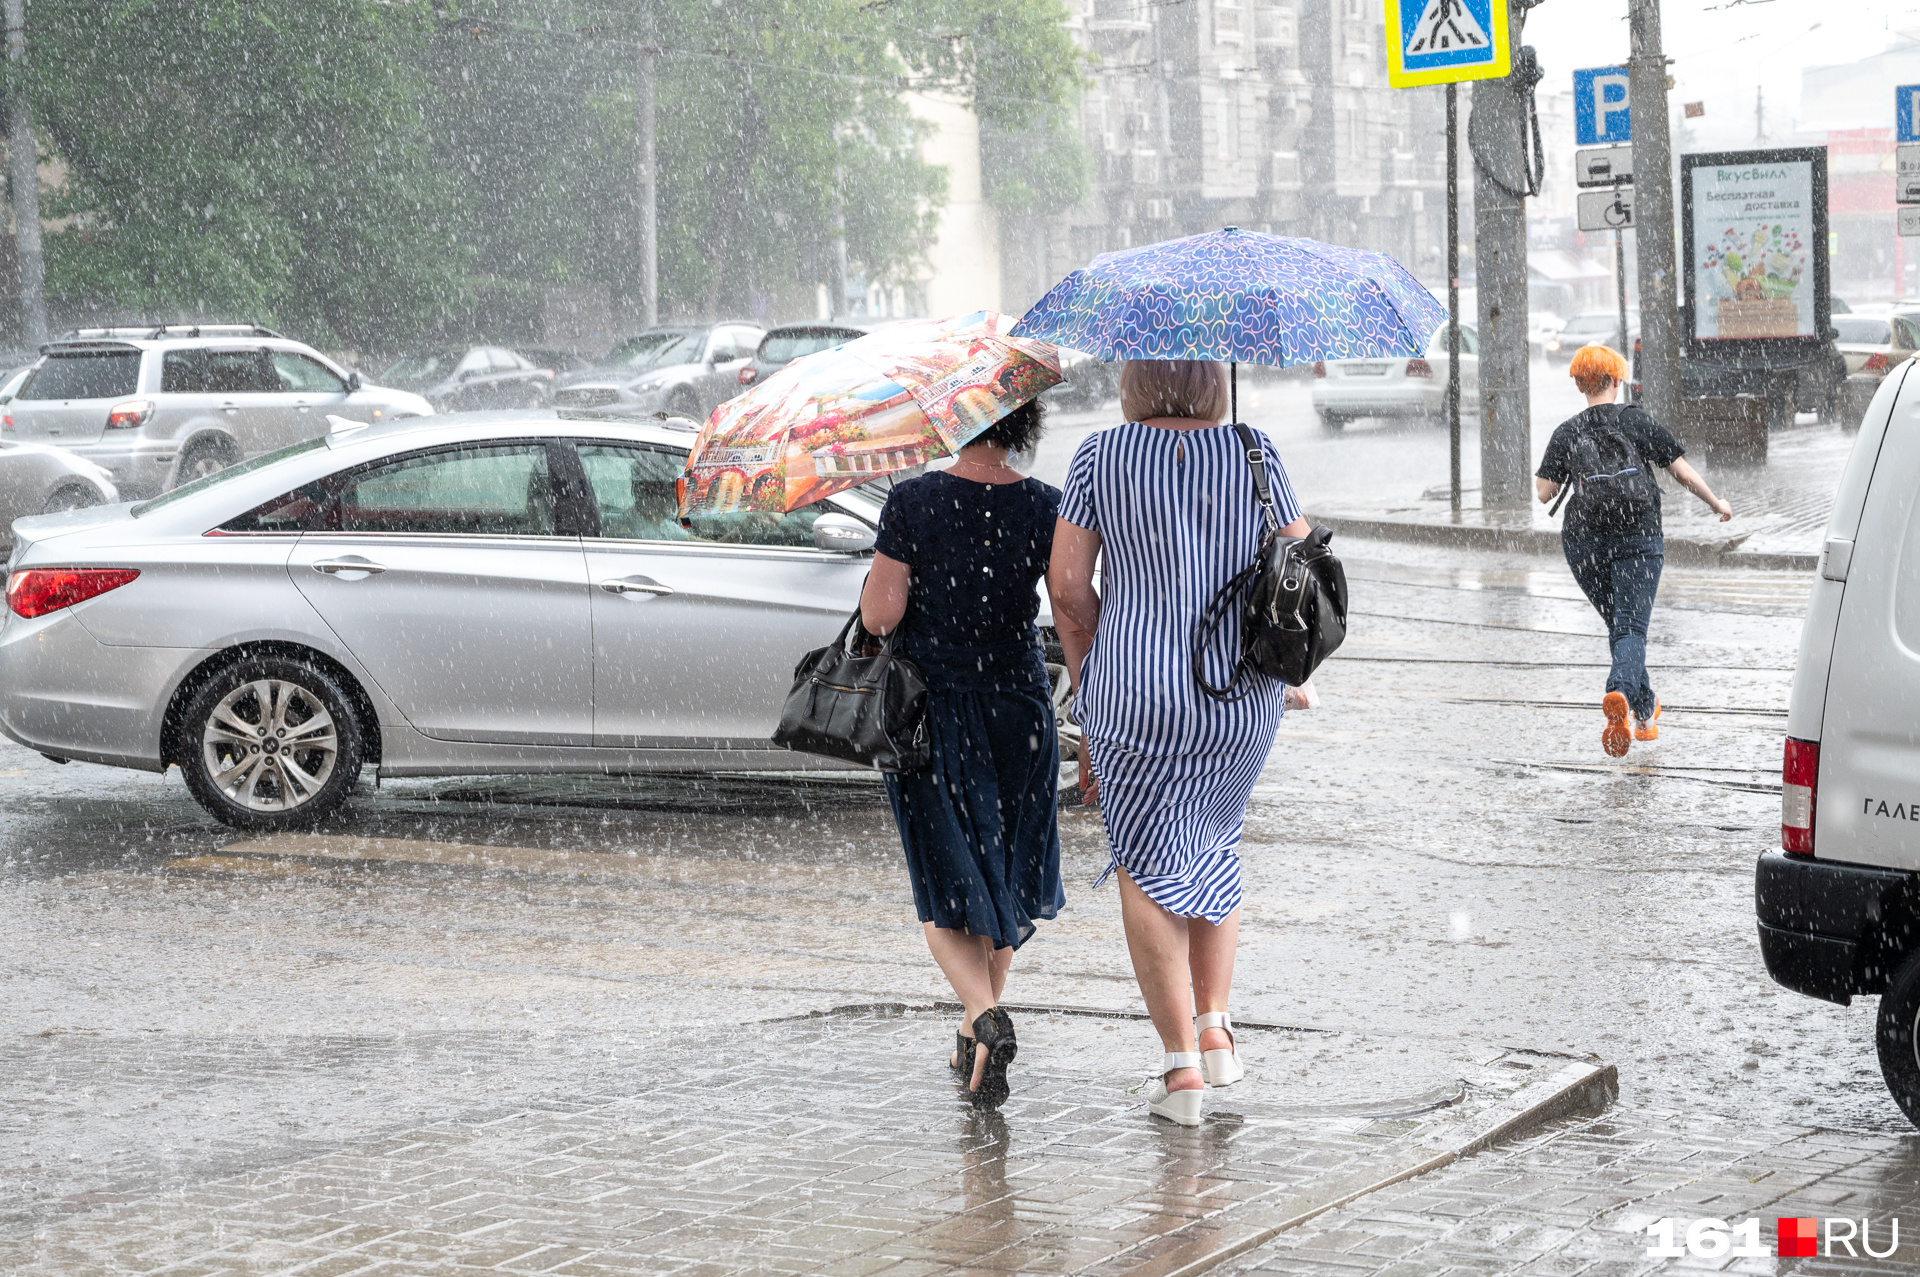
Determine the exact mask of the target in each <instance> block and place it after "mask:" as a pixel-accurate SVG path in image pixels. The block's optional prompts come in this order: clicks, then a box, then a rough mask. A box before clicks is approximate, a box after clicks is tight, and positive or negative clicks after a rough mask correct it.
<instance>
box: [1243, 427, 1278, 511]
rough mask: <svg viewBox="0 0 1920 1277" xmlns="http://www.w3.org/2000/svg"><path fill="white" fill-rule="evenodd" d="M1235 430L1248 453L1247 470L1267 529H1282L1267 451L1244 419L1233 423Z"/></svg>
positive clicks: (1254, 496) (1245, 451) (1254, 497)
mask: <svg viewBox="0 0 1920 1277" xmlns="http://www.w3.org/2000/svg"><path fill="white" fill-rule="evenodd" d="M1233 432H1234V433H1235V434H1237V435H1239V436H1240V450H1241V451H1242V452H1244V453H1246V456H1247V470H1248V471H1249V472H1250V473H1251V474H1252V475H1253V499H1254V500H1255V501H1256V502H1258V503H1259V505H1260V513H1261V514H1263V515H1265V516H1266V520H1267V531H1269V532H1278V531H1279V530H1280V516H1279V514H1278V513H1276V512H1275V510H1274V508H1273V481H1272V479H1271V478H1269V477H1268V475H1267V453H1266V449H1264V448H1262V447H1261V446H1260V439H1259V437H1258V436H1257V435H1255V434H1254V433H1253V427H1252V426H1249V425H1248V424H1247V423H1246V422H1244V421H1236V422H1234V423H1233Z"/></svg>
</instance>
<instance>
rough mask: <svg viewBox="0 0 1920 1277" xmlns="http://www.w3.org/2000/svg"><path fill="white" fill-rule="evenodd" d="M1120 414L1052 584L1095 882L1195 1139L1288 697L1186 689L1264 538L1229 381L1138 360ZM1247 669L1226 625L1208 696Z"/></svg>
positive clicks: (1076, 496) (1155, 1103)
mask: <svg viewBox="0 0 1920 1277" xmlns="http://www.w3.org/2000/svg"><path fill="white" fill-rule="evenodd" d="M1120 405H1121V408H1122V410H1123V411H1124V412H1125V413H1126V415H1127V417H1128V418H1129V420H1128V422H1127V424H1125V425H1123V426H1119V427H1117V428H1115V429H1112V430H1104V431H1099V432H1096V433H1094V434H1092V435H1090V436H1088V437H1087V439H1086V440H1084V441H1083V442H1082V443H1081V445H1080V447H1079V449H1078V450H1077V451H1076V452H1075V453H1074V457H1073V462H1072V464H1071V466H1069V468H1068V470H1067V480H1066V486H1065V489H1064V492H1063V496H1062V499H1061V504H1060V521H1059V523H1058V524H1057V525H1056V527H1055V531H1054V537H1053V562H1052V570H1051V571H1050V572H1049V573H1048V588H1049V590H1050V591H1051V593H1052V597H1053V614H1054V623H1055V625H1056V627H1057V628H1058V630H1059V632H1060V641H1061V644H1062V646H1063V647H1064V648H1065V653H1066V664H1067V670H1068V673H1069V675H1070V677H1071V678H1072V681H1073V687H1074V702H1073V706H1074V717H1075V718H1076V719H1077V720H1078V722H1079V724H1080V727H1081V731H1082V734H1083V735H1082V740H1083V742H1084V743H1083V744H1082V747H1081V749H1082V753H1081V756H1080V767H1081V786H1082V788H1083V789H1085V790H1086V791H1087V795H1088V797H1089V799H1090V800H1091V799H1094V798H1096V797H1097V799H1098V801H1099V803H1100V807H1101V810H1102V812H1103V814H1104V815H1105V818H1106V826H1107V839H1108V842H1109V844H1110V846H1111V848H1112V854H1111V857H1110V859H1109V863H1108V865H1107V868H1106V870H1105V871H1103V872H1102V874H1101V875H1100V881H1104V880H1105V878H1106V877H1107V875H1108V874H1110V873H1114V872H1116V871H1117V872H1118V877H1119V883H1120V907H1121V918H1122V920H1123V922H1124V923H1125V926H1126V933H1127V948H1128V950H1129V952H1130V953H1131V954H1132V957H1133V969H1134V975H1135V977H1136V978H1137V979H1138V980H1139V982H1140V993H1141V995H1142V996H1143V997H1144V998H1145V1000H1146V1003H1147V1010H1148V1012H1149V1013H1150V1014H1151V1015H1152V1017H1153V1024H1154V1028H1155V1029H1156V1030H1158V1032H1159V1034H1160V1041H1161V1045H1162V1047H1163V1049H1164V1051H1165V1054H1164V1056H1163V1057H1162V1059H1161V1077H1160V1081H1159V1082H1158V1083H1156V1084H1155V1086H1154V1087H1153V1089H1152V1091H1151V1092H1150V1094H1149V1097H1148V1105H1147V1107H1148V1108H1149V1110H1150V1111H1152V1112H1153V1113H1155V1114H1157V1115H1159V1116H1161V1117H1165V1118H1168V1119H1170V1120H1172V1121H1174V1122H1178V1123H1180V1124H1181V1125H1184V1126H1194V1125H1198V1124H1199V1121H1200V1111H1201V1106H1202V1102H1203V1101H1202V1097H1203V1095H1204V1093H1205V1086H1206V1084H1208V1083H1211V1084H1212V1085H1215V1086H1226V1085H1229V1084H1230V1083H1232V1082H1235V1081H1237V1080H1239V1078H1240V1077H1241V1076H1242V1075H1243V1072H1244V1070H1243V1069H1242V1067H1241V1064H1240V1059H1239V1056H1238V1054H1237V1052H1236V1051H1235V1049H1234V1040H1233V1027H1232V1020H1231V1018H1230V1017H1229V1015H1228V1011H1227V1004H1228V999H1229V994H1230V992H1231V989H1232V984H1233V958H1234V947H1235V944H1236V942H1237V939H1238V936H1239V924H1240V859H1239V854H1238V847H1239V843H1240V827H1241V824H1242V823H1243V822H1244V821H1245V819H1246V814H1247V798H1248V796H1249V795H1250V794H1251V793H1252V791H1253V783H1254V781H1255V780H1256V779H1257V778H1258V777H1259V775H1260V770H1261V768H1262V766H1263V765H1264V764H1265V763H1266V760H1267V754H1268V752H1269V751H1270V750H1271V749H1272V748H1273V741H1274V735H1275V733H1276V732H1277V731H1278V729H1279V726H1280V716H1281V714H1282V712H1283V709H1284V705H1285V697H1286V691H1287V689H1286V687H1285V685H1284V684H1282V683H1281V682H1280V681H1279V680H1278V679H1273V678H1269V677H1268V676H1266V675H1263V674H1259V673H1254V672H1249V674H1247V675H1245V676H1243V681H1242V683H1241V685H1240V686H1241V689H1242V690H1245V691H1246V693H1247V694H1246V695H1245V696H1243V697H1242V698H1241V699H1239V700H1235V701H1232V702H1229V703H1221V702H1218V701H1215V700H1213V699H1211V698H1210V697H1208V696H1207V695H1205V694H1204V693H1203V692H1202V691H1201V690H1200V687H1199V685H1198V684H1197V683H1196V682H1195V681H1194V675H1193V668H1192V644H1193V634H1194V628H1195V626H1196V624H1197V623H1198V621H1199V620H1200V616H1201V613H1202V611H1203V610H1204V609H1205V608H1206V605H1207V603H1208V602H1209V601H1210V600H1211V599H1212V598H1213V597H1214V595H1215V594H1216V593H1218V591H1219V590H1220V588H1221V587H1222V586H1224V585H1225V584H1226V583H1227V581H1228V580H1229V579H1230V578H1231V577H1232V576H1233V575H1234V574H1235V573H1237V572H1238V571H1240V570H1241V569H1242V568H1244V567H1246V566H1247V565H1248V564H1249V563H1251V562H1252V561H1253V557H1254V552H1255V550H1256V549H1257V547H1258V546H1259V543H1260V536H1261V533H1262V531H1263V530H1264V526H1265V525H1264V523H1263V522H1262V516H1261V513H1260V508H1259V506H1258V505H1257V504H1256V502H1255V499H1254V492H1253V479H1252V476H1251V475H1250V474H1249V473H1248V470H1247V460H1246V453H1245V451H1244V450H1243V449H1242V448H1241V446H1240V441H1239V437H1238V435H1236V434H1235V432H1234V431H1233V429H1232V428H1231V427H1230V426H1223V425H1222V424H1221V418H1222V417H1224V416H1226V415H1227V406H1228V396H1227V379H1226V371H1225V369H1224V368H1223V367H1222V366H1221V365H1220V364H1216V363H1203V362H1197V361H1192V360H1150V361H1133V362H1129V363H1127V364H1126V365H1125V366H1124V367H1123V368H1122V369H1121V374H1120ZM1260 440H1261V446H1262V448H1263V449H1265V451H1266V460H1267V469H1268V472H1269V474H1270V475H1271V476H1272V487H1273V499H1274V504H1275V506H1276V507H1277V511H1276V513H1277V514H1278V517H1279V521H1280V522H1281V523H1282V524H1283V525H1285V526H1284V527H1283V528H1282V531H1283V532H1284V533H1285V535H1287V536H1305V535H1306V534H1307V532H1308V531H1309V528H1308V525H1307V521H1306V520H1305V519H1303V518H1301V517H1300V509H1299V504H1298V502H1297V501H1296V500H1295V498H1294V495H1293V488H1292V486H1291V485H1290V484H1289V483H1288V482H1287V476H1286V471H1285V470H1283V469H1282V468H1281V466H1280V464H1279V461H1278V457H1277V453H1276V451H1275V450H1274V447H1273V444H1272V443H1271V441H1269V440H1267V439H1266V438H1265V436H1260ZM1096 559H1099V560H1101V574H1100V589H1099V591H1098V592H1096V591H1095V590H1094V587H1093V576H1094V565H1095V562H1096ZM1239 657H1240V640H1239V634H1238V627H1237V626H1233V625H1226V626H1222V627H1221V631H1220V638H1219V640H1218V641H1217V642H1216V643H1215V645H1214V648H1213V650H1210V651H1209V652H1208V653H1207V656H1206V672H1207V676H1208V681H1210V682H1211V683H1213V685H1214V686H1216V687H1218V686H1221V685H1222V684H1224V683H1226V682H1227V681H1228V679H1229V678H1230V677H1231V673H1232V670H1233V669H1234V667H1235V666H1236V665H1237V664H1238V661H1239ZM1248 680H1250V682H1249V681H1248ZM1095 885H1096V886H1097V885H1098V882H1096V884H1095ZM1196 1008H1197V1010H1198V1011H1199V1018H1198V1021H1197V1023H1196V1021H1195V1019H1194V1013H1195V1010H1196ZM1196 1028H1197V1029H1198V1039H1197V1041H1196V1037H1195V1031H1196Z"/></svg>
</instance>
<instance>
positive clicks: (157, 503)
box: [128, 435, 327, 519]
mask: <svg viewBox="0 0 1920 1277" xmlns="http://www.w3.org/2000/svg"><path fill="white" fill-rule="evenodd" d="M326 446H327V437H326V436H325V435H320V436H318V437H317V438H313V439H304V440H302V441H301V442H299V443H296V444H293V445H291V446H289V447H285V448H282V449H280V450H279V451H278V452H263V453H261V454H260V455H259V456H257V457H255V458H254V459H253V460H251V461H242V462H241V463H240V464H239V465H237V466H228V467H227V468H226V469H225V470H216V471H214V472H213V473H212V474H209V475H204V476H202V477H201V478H198V479H195V480H194V481H193V482H192V483H183V484H181V485H180V486H179V487H177V488H175V489H174V490H173V491H171V492H163V493H161V494H160V495H159V496H157V497H155V498H154V499H153V500H151V501H142V502H141V503H140V504H139V505H137V506H135V507H133V509H132V510H130V511H128V513H129V514H131V515H133V517H134V518H136V519H137V518H139V517H140V516H141V515H143V514H145V513H147V512H148V511H149V510H158V509H159V508H160V507H161V506H164V505H172V504H173V503H174V502H175V501H178V500H179V499H180V498H182V497H190V496H193V495H195V494H196V493H201V492H205V491H206V490H207V489H208V488H215V487H218V486H219V485H221V484H223V483H225V482H227V481H228V480H229V479H238V478H239V477H240V476H241V475H245V474H252V473H253V472H254V471H255V470H264V469H266V468H267V467H268V466H270V465H272V464H273V463H274V462H276V461H284V460H285V459H286V458H288V457H297V456H299V455H300V454H301V453H303V452H312V451H313V450H314V449H315V448H324V447H326Z"/></svg>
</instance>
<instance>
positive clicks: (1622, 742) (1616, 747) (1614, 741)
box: [1600, 692, 1633, 758]
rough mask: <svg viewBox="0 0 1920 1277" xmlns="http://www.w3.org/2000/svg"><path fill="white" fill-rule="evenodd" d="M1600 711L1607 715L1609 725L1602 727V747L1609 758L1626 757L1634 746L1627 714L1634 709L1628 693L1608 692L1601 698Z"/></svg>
mask: <svg viewBox="0 0 1920 1277" xmlns="http://www.w3.org/2000/svg"><path fill="white" fill-rule="evenodd" d="M1600 712H1601V713H1602V714H1605V715H1606V716H1607V725H1606V726H1605V727H1603V728H1601V729H1600V748H1601V749H1604V750H1606V751H1607V756H1608V757H1609V758H1625V757H1626V756H1627V751H1628V750H1629V749H1631V748H1632V747H1633V737H1632V736H1631V735H1629V734H1628V733H1627V715H1628V714H1630V713H1632V711H1631V710H1630V709H1629V708H1628V707H1627V697H1626V694H1625V693H1624V692H1608V693H1607V694H1606V695H1605V696H1604V697H1602V698H1601V700H1600Z"/></svg>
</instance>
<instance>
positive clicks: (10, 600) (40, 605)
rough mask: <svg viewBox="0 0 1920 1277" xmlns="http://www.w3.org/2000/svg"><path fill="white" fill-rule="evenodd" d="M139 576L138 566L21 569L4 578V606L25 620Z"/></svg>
mask: <svg viewBox="0 0 1920 1277" xmlns="http://www.w3.org/2000/svg"><path fill="white" fill-rule="evenodd" d="M139 575H140V571H139V569H138V568H22V569H20V570H19V571H18V572H15V573H14V574H13V576H12V577H11V578H9V579H8V581H7V606H8V607H10V608H12V609H13V612H14V615H16V616H24V617H27V618H29V619H31V618H33V617H36V616H45V615H46V614H47V613H49V612H58V611H59V610H60V609H61V608H63V607H72V606H73V605H74V604H76V603H85V602H86V601H87V600H88V599H90V598H93V597H94V596H95V595H99V594H105V593H106V592H107V591H108V590H117V589H119V588H120V587H121V586H123V585H125V584H126V583H127V582H129V581H131V580H133V578H135V577H136V576H139Z"/></svg>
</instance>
